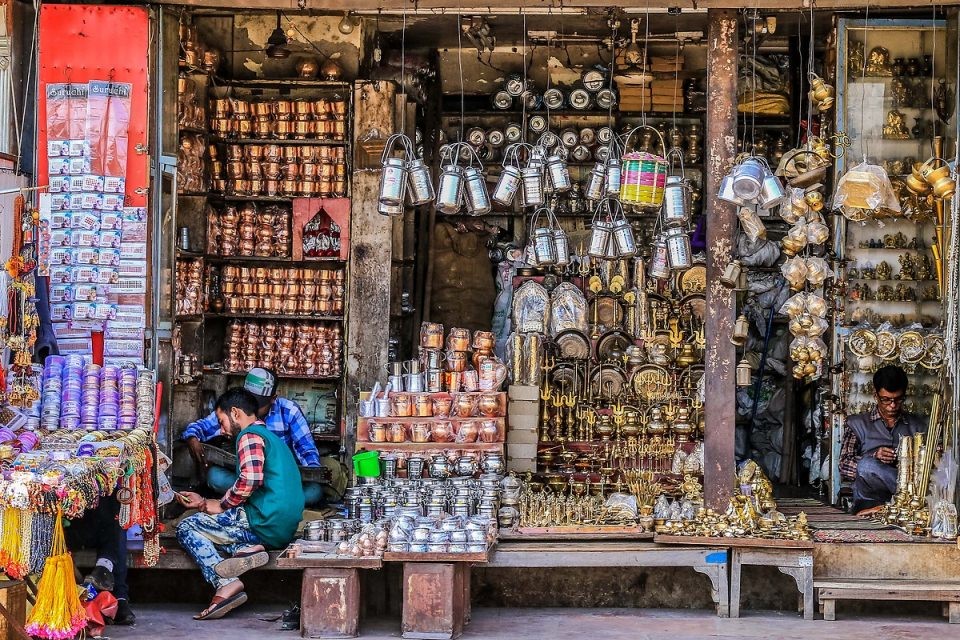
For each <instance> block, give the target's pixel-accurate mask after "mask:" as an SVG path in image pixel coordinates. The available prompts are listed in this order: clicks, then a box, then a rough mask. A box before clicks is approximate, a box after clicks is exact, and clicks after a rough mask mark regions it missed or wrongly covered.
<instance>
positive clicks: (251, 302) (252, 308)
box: [244, 297, 260, 313]
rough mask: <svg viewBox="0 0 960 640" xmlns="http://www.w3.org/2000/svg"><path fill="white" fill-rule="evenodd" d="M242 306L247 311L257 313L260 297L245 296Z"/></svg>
mask: <svg viewBox="0 0 960 640" xmlns="http://www.w3.org/2000/svg"><path fill="white" fill-rule="evenodd" d="M244 307H245V308H246V311H247V313H257V312H258V311H259V310H260V298H253V297H251V298H247V299H246V302H245V304H244Z"/></svg>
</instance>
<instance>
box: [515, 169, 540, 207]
mask: <svg viewBox="0 0 960 640" xmlns="http://www.w3.org/2000/svg"><path fill="white" fill-rule="evenodd" d="M520 175H521V177H522V178H523V205H524V206H526V207H539V206H542V205H543V202H544V200H543V173H542V172H541V167H540V166H539V165H538V166H533V167H531V166H528V167H525V168H523V169H521V170H520Z"/></svg>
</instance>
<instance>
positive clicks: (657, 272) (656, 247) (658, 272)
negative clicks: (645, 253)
mask: <svg viewBox="0 0 960 640" xmlns="http://www.w3.org/2000/svg"><path fill="white" fill-rule="evenodd" d="M647 274H648V275H649V276H650V277H651V278H654V279H656V280H666V279H667V278H669V277H670V256H669V255H668V251H667V242H666V240H664V238H663V236H662V235H658V236H657V237H656V239H654V241H653V247H652V253H651V255H650V265H649V270H648V272H647Z"/></svg>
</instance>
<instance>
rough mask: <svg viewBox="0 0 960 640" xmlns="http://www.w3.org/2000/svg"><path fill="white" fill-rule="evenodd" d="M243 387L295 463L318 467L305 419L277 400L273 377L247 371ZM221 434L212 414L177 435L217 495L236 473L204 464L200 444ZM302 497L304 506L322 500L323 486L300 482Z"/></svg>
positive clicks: (293, 406)
mask: <svg viewBox="0 0 960 640" xmlns="http://www.w3.org/2000/svg"><path fill="white" fill-rule="evenodd" d="M243 388H244V389H246V390H247V391H249V392H250V393H252V394H253V395H254V396H255V397H256V399H257V401H258V403H259V405H260V409H259V411H257V417H258V418H259V419H260V420H263V422H264V424H265V425H266V426H267V429H269V430H270V431H272V432H273V433H275V434H276V435H277V436H278V437H279V438H280V439H281V440H283V441H284V442H286V443H287V446H288V447H290V450H291V451H293V455H294V457H295V458H296V459H297V464H299V465H300V466H303V467H319V466H320V454H319V453H318V452H317V445H316V444H314V442H313V436H312V435H311V433H310V427H309V426H308V425H307V419H306V418H305V417H304V415H303V411H301V410H300V407H299V405H297V403H296V402H293V401H292V400H288V399H287V398H282V397H277V376H276V375H275V374H274V373H273V372H272V371H270V370H269V369H263V368H261V367H257V368H255V369H251V370H250V371H249V372H248V373H247V377H246V379H245V380H244V382H243ZM222 435H223V433H221V431H220V423H219V421H218V420H217V416H216V413H211V414H210V415H209V416H207V417H206V418H201V419H200V420H197V421H195V422H191V423H190V424H188V425H187V427H186V429H184V430H183V434H182V435H181V436H180V437H181V439H182V440H184V441H185V442H186V443H187V447H188V448H189V449H190V455H191V456H193V459H194V460H196V461H197V464H199V465H200V466H201V467H203V468H205V469H206V470H207V484H208V485H209V486H210V488H211V489H213V490H214V491H217V492H218V494H220V495H222V494H223V493H225V492H226V490H227V489H229V488H230V487H232V486H233V483H234V482H236V480H237V473H236V470H235V469H227V468H224V467H219V466H216V465H212V464H210V463H208V462H207V460H206V458H205V456H204V453H203V447H202V446H201V443H203V442H208V441H210V440H212V439H214V438H216V437H218V436H222ZM303 494H304V502H305V503H306V505H307V506H308V507H310V506H316V505H318V504H320V503H321V502H322V501H323V487H322V485H320V484H319V483H316V482H304V483H303Z"/></svg>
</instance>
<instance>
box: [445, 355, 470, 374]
mask: <svg viewBox="0 0 960 640" xmlns="http://www.w3.org/2000/svg"><path fill="white" fill-rule="evenodd" d="M467 361H468V358H467V352H466V351H447V359H446V367H447V371H456V372H458V373H462V372H463V371H466V370H467Z"/></svg>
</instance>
